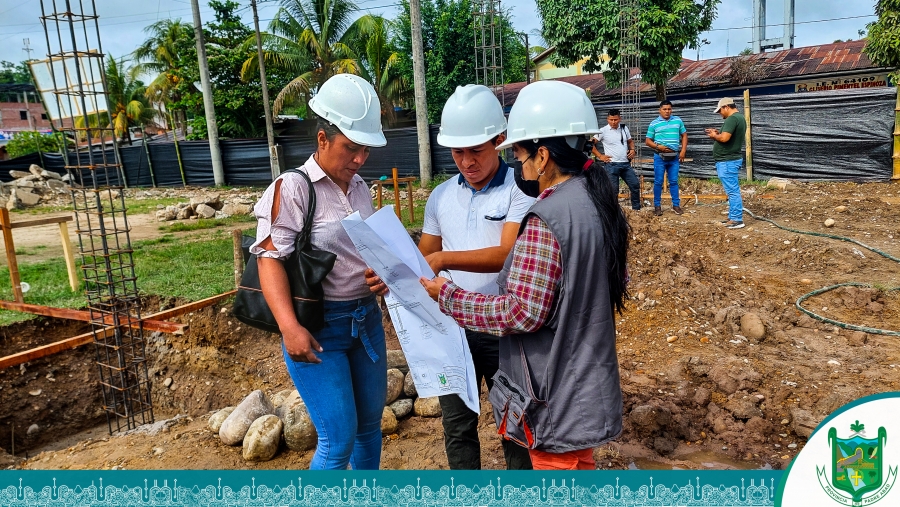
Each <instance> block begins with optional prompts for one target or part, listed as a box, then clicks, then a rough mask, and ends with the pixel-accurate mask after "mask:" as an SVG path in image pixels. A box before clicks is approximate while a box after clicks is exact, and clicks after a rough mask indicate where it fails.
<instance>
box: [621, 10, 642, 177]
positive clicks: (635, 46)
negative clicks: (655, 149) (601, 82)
mask: <svg viewBox="0 0 900 507" xmlns="http://www.w3.org/2000/svg"><path fill="white" fill-rule="evenodd" d="M639 23H640V2H639V0H619V28H620V36H621V39H620V41H619V67H620V71H621V73H622V74H621V80H622V100H621V106H620V109H621V112H622V123H624V124H625V125H627V126H628V130H629V131H630V132H631V136H632V138H634V139H635V142H634V148H635V152H636V153H635V156H634V158H633V159H632V161H631V165H632V166H633V167H635V168H640V167H641V146H642V145H643V144H644V143H642V142H639V141H638V139H640V138H641V137H642V136H643V131H642V128H643V126H642V125H641V85H642V84H643V83H642V80H641V32H640V24H639Z"/></svg>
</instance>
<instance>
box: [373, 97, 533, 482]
mask: <svg viewBox="0 0 900 507" xmlns="http://www.w3.org/2000/svg"><path fill="white" fill-rule="evenodd" d="M505 131H506V118H505V116H504V115H503V108H502V107H501V106H500V101H498V100H497V97H496V96H495V95H494V93H493V92H492V91H491V90H490V89H489V88H487V87H485V86H481V85H466V86H460V87H457V88H456V91H455V92H454V93H453V95H451V96H450V98H449V99H448V100H447V103H446V104H445V105H444V110H443V113H442V115H441V129H440V131H439V132H438V135H437V142H438V144H440V145H441V146H446V147H448V148H450V151H451V154H452V155H453V160H454V162H456V167H457V168H458V169H459V176H455V177H452V178H450V179H449V180H447V181H445V182H443V183H441V184H440V185H438V186H437V188H435V189H434V191H433V192H432V193H431V195H430V196H429V197H428V202H427V203H426V205H425V223H424V226H423V227H422V239H421V240H419V251H420V252H422V255H423V256H424V257H425V259H426V260H427V261H428V264H429V265H430V266H431V269H433V270H434V272H435V273H440V272H442V271H443V272H444V273H445V275H444V276H447V277H448V278H451V279H452V280H453V282H454V283H456V284H457V285H459V286H460V287H462V288H463V289H466V290H470V291H475V292H480V293H483V294H499V292H500V290H499V289H500V288H499V285H498V284H497V274H498V273H499V272H500V270H501V269H502V268H503V262H504V261H505V260H506V257H507V256H508V255H509V252H510V250H512V247H513V245H514V244H515V242H516V237H517V236H518V232H519V225H520V224H521V222H522V220H523V219H524V218H525V215H526V214H527V213H528V210H529V209H530V208H531V205H532V204H533V203H534V199H532V198H531V197H528V196H526V195H525V194H523V193H522V191H521V190H519V188H518V187H517V186H516V183H515V177H514V174H513V169H512V168H511V167H510V166H509V165H507V164H506V162H504V161H503V159H501V158H500V157H498V156H497V150H496V147H497V146H498V145H500V143H502V142H503V141H504V140H505V139H506V135H505V134H504V132H505ZM367 282H368V283H369V286H370V288H371V289H372V291H373V292H376V293H383V292H385V291H386V287H385V286H384V285H383V284H382V282H381V280H379V279H378V278H377V277H376V275H375V274H374V272H367ZM466 339H467V341H468V342H469V350H470V352H471V353H472V362H473V363H474V366H475V377H476V379H477V382H478V385H479V390H480V387H481V379H482V378H483V379H484V380H485V382H486V383H487V387H488V390H490V389H491V387H492V386H493V377H494V374H495V373H496V372H497V368H498V367H499V366H500V357H499V343H500V342H499V337H497V336H493V335H489V334H486V333H478V332H474V331H469V330H466ZM440 403H441V410H442V418H443V419H442V423H443V426H444V446H445V449H446V451H447V462H448V463H449V465H450V468H451V469H453V470H480V469H481V444H480V442H479V439H478V416H479V414H476V413H475V412H473V411H472V410H470V409H469V408H468V407H466V405H465V403H463V401H462V399H460V397H459V396H457V395H455V394H451V395H446V396H441V397H440ZM501 443H502V445H503V455H504V458H505V459H506V466H507V468H508V469H509V470H531V469H532V466H531V458H530V457H529V455H528V449H525V448H524V447H521V446H519V445H517V444H516V443H515V442H512V441H509V440H502V442H501Z"/></svg>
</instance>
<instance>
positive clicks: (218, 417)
mask: <svg viewBox="0 0 900 507" xmlns="http://www.w3.org/2000/svg"><path fill="white" fill-rule="evenodd" d="M232 412H234V407H225V408H223V409H222V410H219V411H218V412H216V413H215V414H213V415H211V416H209V422H208V423H207V427H208V428H209V431H212V432H213V433H218V432H219V430H220V429H222V423H223V422H225V419H228V416H230V415H231V413H232Z"/></svg>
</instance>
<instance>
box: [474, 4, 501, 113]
mask: <svg viewBox="0 0 900 507" xmlns="http://www.w3.org/2000/svg"><path fill="white" fill-rule="evenodd" d="M472 16H473V23H472V26H473V27H474V33H475V83H476V84H481V85H484V86H487V87H488V88H490V89H491V90H493V91H494V94H495V95H497V98H498V99H499V100H500V103H501V104H505V102H504V100H503V99H504V96H503V83H504V78H503V30H502V28H503V27H502V22H503V16H502V12H501V10H500V0H473V2H472Z"/></svg>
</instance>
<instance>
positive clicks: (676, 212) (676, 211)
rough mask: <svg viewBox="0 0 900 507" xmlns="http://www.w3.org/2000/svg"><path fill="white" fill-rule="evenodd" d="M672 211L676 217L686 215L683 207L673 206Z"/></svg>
mask: <svg viewBox="0 0 900 507" xmlns="http://www.w3.org/2000/svg"><path fill="white" fill-rule="evenodd" d="M672 211H674V212H675V214H676V215H684V211H682V210H681V206H672Z"/></svg>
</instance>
